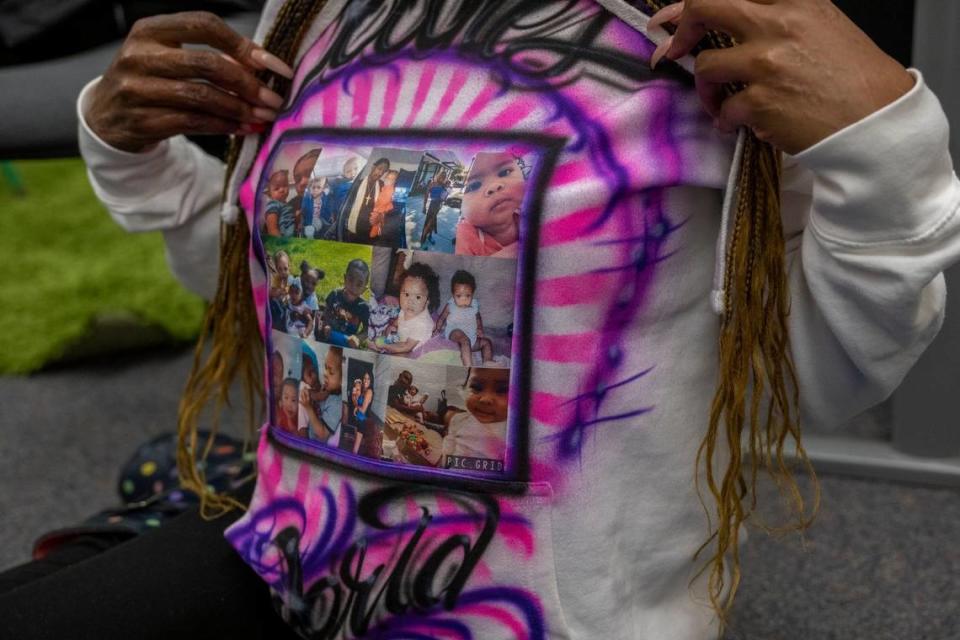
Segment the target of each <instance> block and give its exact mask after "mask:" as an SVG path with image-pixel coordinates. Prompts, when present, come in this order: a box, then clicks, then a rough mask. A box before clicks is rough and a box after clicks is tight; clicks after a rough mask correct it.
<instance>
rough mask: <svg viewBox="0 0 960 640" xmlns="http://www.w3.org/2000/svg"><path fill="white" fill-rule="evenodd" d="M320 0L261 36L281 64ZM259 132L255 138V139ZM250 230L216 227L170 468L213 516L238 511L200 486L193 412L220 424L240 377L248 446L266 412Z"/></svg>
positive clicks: (271, 81)
mask: <svg viewBox="0 0 960 640" xmlns="http://www.w3.org/2000/svg"><path fill="white" fill-rule="evenodd" d="M325 4H326V0H287V2H285V3H284V4H283V6H282V7H281V9H280V11H279V12H278V13H277V17H276V20H275V21H274V23H273V26H272V27H271V29H270V32H269V33H268V34H267V37H266V38H265V39H264V42H263V48H264V49H266V50H267V51H269V52H270V53H272V54H273V55H275V56H277V57H278V58H280V59H281V60H283V61H284V62H286V63H287V64H288V65H291V66H292V65H293V63H294V58H295V57H296V54H297V51H298V50H299V49H300V44H301V42H302V41H303V37H304V36H305V35H306V33H307V31H308V30H309V28H310V25H312V24H313V22H314V19H315V18H316V16H317V14H318V13H320V10H321V9H323V7H324V5H325ZM257 77H258V79H259V80H260V81H261V82H263V83H265V84H267V85H268V86H270V87H271V88H272V89H273V90H274V91H276V92H277V93H279V94H280V95H286V94H288V93H289V91H290V86H291V83H290V80H288V79H287V78H284V77H282V76H279V75H276V74H274V73H273V72H271V71H269V70H263V71H259V72H258V73H257ZM265 139H266V136H262V137H261V138H260V144H262V141H263V140H265ZM241 142H242V139H241V138H238V137H234V138H232V139H231V141H230V146H229V148H228V149H227V155H226V165H227V172H226V179H225V181H224V186H223V199H224V200H226V199H227V197H228V192H227V189H228V185H229V183H230V178H231V176H232V175H233V173H234V171H235V170H236V168H237V161H238V159H239V157H240V148H241ZM249 246H250V228H249V227H248V225H247V219H246V217H245V216H243V215H240V216H238V218H237V221H236V222H235V223H234V224H225V223H222V224H221V225H220V278H219V282H218V284H217V291H216V294H215V295H214V298H213V301H212V302H211V304H210V306H209V307H208V308H207V312H206V315H205V317H204V321H203V328H202V329H201V333H200V339H199V340H198V341H197V346H196V349H195V351H194V356H193V369H192V370H191V372H190V375H189V376H188V378H187V383H186V386H185V388H184V393H183V397H182V398H181V400H180V407H179V415H178V419H177V470H178V472H179V474H180V482H181V485H182V486H183V488H185V489H187V490H189V491H193V492H195V493H196V494H198V495H199V496H200V512H201V514H202V515H203V516H204V517H205V518H213V517H216V516H218V515H221V514H223V513H225V512H226V511H229V510H230V509H233V508H244V505H243V504H242V503H241V502H239V501H238V500H236V499H235V498H233V497H231V496H229V495H225V494H217V493H214V492H212V491H209V490H208V489H207V484H206V481H205V478H204V473H203V470H202V469H201V466H202V465H198V462H199V461H202V460H204V459H206V457H207V455H208V454H209V453H210V449H211V447H212V445H213V442H214V439H213V438H212V437H210V438H208V439H207V445H206V447H205V449H204V450H203V451H197V442H198V438H197V429H198V425H199V420H200V415H201V413H202V412H203V409H204V407H206V406H207V405H208V404H209V403H210V402H211V401H213V403H214V406H213V413H212V424H211V427H210V431H211V432H212V433H216V432H217V430H218V429H219V426H220V424H219V416H220V413H221V410H222V409H223V407H224V406H226V405H228V404H230V398H229V391H230V387H231V384H232V383H233V382H234V381H235V380H240V381H241V385H242V389H243V395H244V399H245V401H246V402H245V404H246V408H247V416H246V417H247V420H246V422H247V444H246V447H247V448H249V447H251V446H252V442H253V441H254V435H255V433H256V428H257V425H258V423H259V422H261V421H262V420H258V418H261V419H262V418H263V416H264V415H265V410H266V407H265V394H264V388H263V370H264V369H263V367H264V363H263V340H262V338H261V336H260V330H259V328H258V326H259V323H258V321H257V311H256V308H255V307H254V304H253V298H252V296H251V295H250V290H251V281H250V263H249V253H248V252H249Z"/></svg>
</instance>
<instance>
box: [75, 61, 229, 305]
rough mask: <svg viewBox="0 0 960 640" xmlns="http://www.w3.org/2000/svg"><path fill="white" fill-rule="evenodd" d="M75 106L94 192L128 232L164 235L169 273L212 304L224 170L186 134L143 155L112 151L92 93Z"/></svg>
mask: <svg viewBox="0 0 960 640" xmlns="http://www.w3.org/2000/svg"><path fill="white" fill-rule="evenodd" d="M98 81H99V78H97V79H95V80H93V81H91V82H90V83H88V84H87V85H86V86H85V87H84V88H83V90H82V91H81V92H80V96H79V98H78V100H77V110H78V116H79V121H80V125H79V145H80V154H81V155H82V156H83V159H84V161H85V162H86V164H87V175H88V177H89V179H90V184H91V185H92V186H93V190H94V193H96V195H97V197H98V198H100V200H101V201H102V202H103V204H104V205H105V206H106V208H107V211H109V213H110V216H111V217H112V218H113V219H114V220H115V221H116V222H117V224H119V225H120V226H121V227H123V228H124V229H126V230H127V231H131V232H137V231H161V232H162V233H163V238H164V241H165V243H166V254H167V262H168V264H169V265H170V270H171V271H172V272H173V274H174V275H175V276H176V277H177V279H178V280H180V282H182V283H183V285H184V286H185V287H187V288H188V289H190V290H191V291H193V292H194V293H197V294H199V295H200V296H203V297H204V298H205V299H207V300H210V299H211V298H212V297H213V295H214V293H215V291H216V287H217V269H218V263H219V260H218V255H219V238H220V216H219V203H220V193H221V188H222V186H223V180H224V171H225V169H224V164H223V162H221V161H220V160H218V159H216V158H214V157H213V156H210V155H208V154H206V153H204V151H203V150H202V149H200V148H199V147H198V146H196V145H195V144H193V143H191V142H190V141H189V140H187V139H186V138H185V137H183V136H176V137H173V138H170V139H168V140H164V141H163V142H161V143H159V144H158V145H156V146H155V147H154V148H152V149H150V150H149V151H145V152H143V153H130V152H126V151H121V150H119V149H115V148H114V147H111V146H110V145H108V144H107V143H106V142H104V141H103V140H101V139H100V138H99V137H98V136H97V135H96V134H95V133H94V132H93V131H92V130H91V129H90V127H89V126H88V125H87V122H86V118H85V116H86V111H87V107H88V102H89V97H90V93H91V90H92V89H93V87H94V86H95V85H96V83H97V82H98Z"/></svg>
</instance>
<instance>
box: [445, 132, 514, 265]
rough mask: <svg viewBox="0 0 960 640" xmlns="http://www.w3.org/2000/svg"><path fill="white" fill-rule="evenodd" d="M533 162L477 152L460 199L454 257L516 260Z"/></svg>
mask: <svg viewBox="0 0 960 640" xmlns="http://www.w3.org/2000/svg"><path fill="white" fill-rule="evenodd" d="M531 169H532V160H531V159H530V158H529V157H528V156H526V157H521V156H517V155H514V154H513V153H511V152H507V151H501V152H480V153H477V154H476V155H475V156H474V157H473V159H472V161H471V164H470V169H469V171H468V173H467V177H466V180H465V182H464V185H463V190H462V196H461V198H460V221H459V222H458V223H457V232H456V243H455V244H456V253H457V255H467V256H494V257H497V258H515V257H516V256H517V250H518V247H519V241H520V213H521V208H522V206H523V201H524V198H525V196H526V191H527V178H528V176H529V174H530V171H531Z"/></svg>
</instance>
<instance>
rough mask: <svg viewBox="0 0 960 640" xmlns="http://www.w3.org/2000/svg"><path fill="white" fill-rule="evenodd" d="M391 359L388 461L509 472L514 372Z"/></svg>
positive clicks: (385, 448) (386, 431)
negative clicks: (510, 403)
mask: <svg viewBox="0 0 960 640" xmlns="http://www.w3.org/2000/svg"><path fill="white" fill-rule="evenodd" d="M390 360H391V368H390V377H391V380H392V382H391V383H390V385H389V387H387V388H386V393H387V413H386V420H385V422H384V427H383V445H382V455H383V458H384V459H385V460H391V461H393V462H396V463H398V464H411V465H416V466H422V467H434V468H440V469H456V470H462V471H465V472H484V473H490V472H492V473H502V472H503V471H504V469H505V465H506V461H507V450H508V445H507V431H508V420H507V417H508V407H509V392H510V371H509V370H508V369H499V368H487V367H472V368H464V367H439V366H437V365H430V364H423V363H419V362H409V363H405V362H403V361H401V360H396V359H390Z"/></svg>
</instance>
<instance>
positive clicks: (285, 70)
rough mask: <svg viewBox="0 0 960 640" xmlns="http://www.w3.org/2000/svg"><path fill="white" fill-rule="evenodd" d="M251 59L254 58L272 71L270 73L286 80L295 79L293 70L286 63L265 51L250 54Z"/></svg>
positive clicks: (255, 50) (255, 51)
mask: <svg viewBox="0 0 960 640" xmlns="http://www.w3.org/2000/svg"><path fill="white" fill-rule="evenodd" d="M250 57H251V58H253V59H254V61H255V62H259V63H260V64H262V65H263V66H265V67H266V68H267V69H270V71H273V72H274V73H276V74H279V75H281V76H283V77H284V78H291V79H292V78H293V69H291V68H290V67H289V66H288V65H287V63H286V62H284V61H283V60H281V59H280V58H278V57H277V56H275V55H273V54H272V53H270V52H269V51H266V50H265V49H254V50H253V51H252V52H251V53H250Z"/></svg>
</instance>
